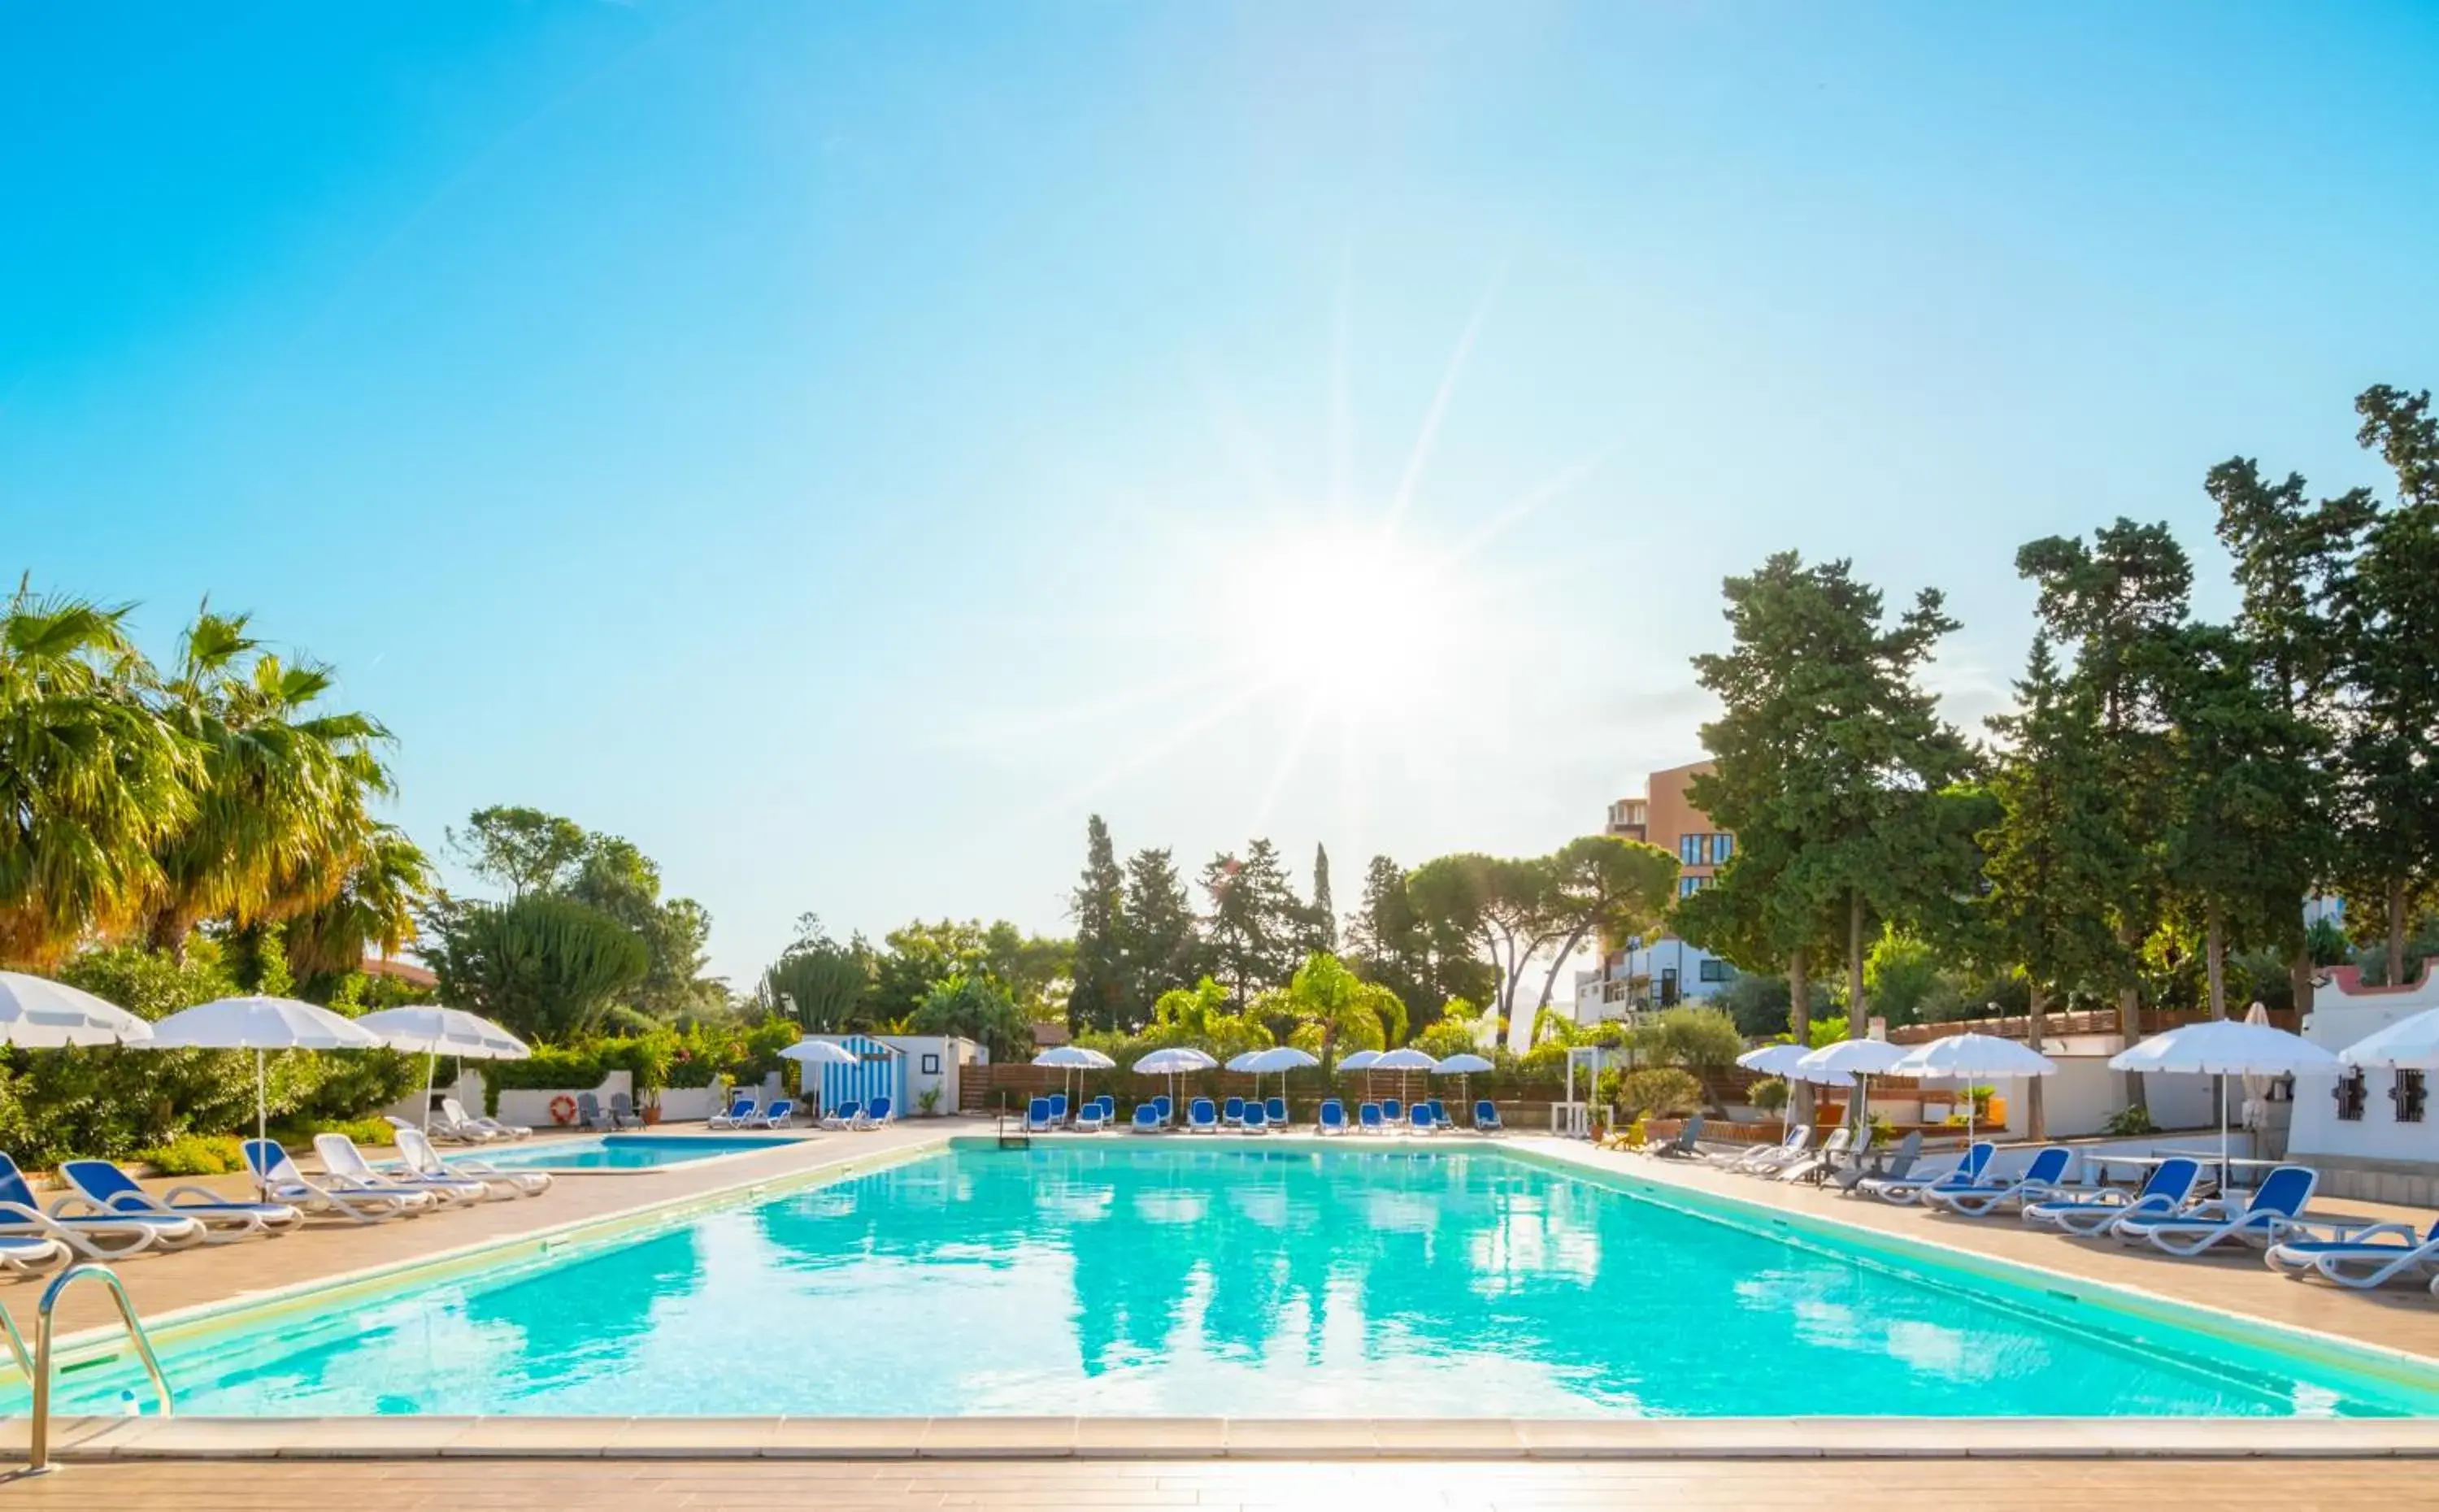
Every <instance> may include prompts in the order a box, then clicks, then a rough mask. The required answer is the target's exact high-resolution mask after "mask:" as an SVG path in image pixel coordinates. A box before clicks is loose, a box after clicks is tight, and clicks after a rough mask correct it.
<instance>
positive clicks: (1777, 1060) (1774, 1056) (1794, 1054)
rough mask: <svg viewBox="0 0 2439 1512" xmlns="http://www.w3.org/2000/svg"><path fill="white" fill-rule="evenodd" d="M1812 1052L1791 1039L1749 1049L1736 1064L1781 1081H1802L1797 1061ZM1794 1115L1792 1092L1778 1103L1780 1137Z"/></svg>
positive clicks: (1785, 1134) (1783, 1135)
mask: <svg viewBox="0 0 2439 1512" xmlns="http://www.w3.org/2000/svg"><path fill="white" fill-rule="evenodd" d="M1811 1053H1812V1050H1811V1047H1810V1046H1808V1045H1800V1044H1797V1043H1796V1042H1795V1041H1792V1040H1789V1041H1781V1042H1780V1043H1777V1044H1766V1045H1761V1046H1759V1047H1757V1048H1755V1049H1752V1050H1748V1051H1746V1052H1745V1053H1744V1054H1743V1055H1740V1056H1738V1057H1736V1064H1737V1065H1740V1066H1742V1067H1744V1068H1745V1069H1746V1070H1747V1071H1758V1072H1760V1073H1761V1074H1762V1075H1763V1076H1776V1077H1778V1078H1779V1079H1780V1080H1781V1081H1802V1080H1803V1079H1804V1078H1803V1077H1802V1076H1797V1075H1796V1074H1795V1063H1796V1062H1797V1061H1799V1060H1801V1059H1803V1058H1805V1057H1806V1056H1808V1055H1810V1054H1811ZM1794 1116H1795V1098H1794V1096H1793V1095H1792V1094H1790V1095H1789V1097H1788V1099H1787V1100H1786V1101H1785V1102H1783V1103H1780V1104H1779V1105H1778V1137H1779V1138H1781V1139H1785V1138H1786V1137H1787V1126H1788V1123H1789V1120H1790V1119H1792V1118H1793V1117H1794Z"/></svg>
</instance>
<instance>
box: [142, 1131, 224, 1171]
mask: <svg viewBox="0 0 2439 1512" xmlns="http://www.w3.org/2000/svg"><path fill="white" fill-rule="evenodd" d="M135 1158H136V1159H137V1160H139V1161H142V1162H143V1163H144V1164H145V1165H150V1166H151V1167H152V1169H153V1170H154V1171H156V1172H158V1173H159V1174H161V1175H163V1176H224V1175H226V1174H228V1173H229V1172H231V1171H241V1170H243V1169H245V1153H244V1151H243V1150H242V1149H240V1147H239V1143H238V1140H237V1138H236V1137H235V1136H234V1135H230V1134H182V1135H180V1136H179V1137H178V1138H176V1139H173V1140H171V1141H169V1143H168V1144H166V1145H156V1146H154V1147H151V1148H150V1149H139V1150H137V1151H136V1152H135Z"/></svg>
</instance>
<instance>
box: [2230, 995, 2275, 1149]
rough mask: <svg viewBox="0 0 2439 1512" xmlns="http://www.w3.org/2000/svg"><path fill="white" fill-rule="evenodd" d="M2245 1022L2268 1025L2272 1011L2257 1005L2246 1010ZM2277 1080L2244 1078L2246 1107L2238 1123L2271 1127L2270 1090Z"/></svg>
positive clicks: (2273, 1078) (2261, 1077) (2239, 1116)
mask: <svg viewBox="0 0 2439 1512" xmlns="http://www.w3.org/2000/svg"><path fill="white" fill-rule="evenodd" d="M2244 1022H2245V1023H2265V1024H2266V1023H2269V1022H2270V1010H2269V1009H2268V1008H2266V1007H2264V1006H2263V1005H2261V1004H2259V1003H2255V1004H2253V1005H2252V1006H2251V1007H2249V1008H2247V1009H2245V1010H2244ZM2276 1079H2277V1078H2276V1077H2274V1076H2247V1077H2245V1078H2244V1106H2243V1108H2241V1109H2240V1110H2238V1112H2237V1121H2238V1122H2240V1123H2242V1124H2243V1125H2244V1127H2245V1128H2247V1129H2262V1130H2266V1129H2268V1128H2269V1127H2270V1084H2271V1083H2272V1082H2274V1081H2275V1080H2276Z"/></svg>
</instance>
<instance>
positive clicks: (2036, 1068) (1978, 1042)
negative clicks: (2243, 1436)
mask: <svg viewBox="0 0 2439 1512" xmlns="http://www.w3.org/2000/svg"><path fill="white" fill-rule="evenodd" d="M1890 1069H1891V1070H1892V1072H1893V1073H1894V1074H1895V1075H1897V1076H1937V1077H1942V1078H1946V1077H1951V1076H1962V1077H1963V1078H1965V1082H1966V1087H1965V1142H1966V1143H1967V1144H1968V1145H1969V1144H1971V1143H1972V1142H1973V1118H1974V1114H1975V1113H1977V1112H1980V1109H1979V1108H1978V1106H1977V1105H1976V1104H1975V1102H1974V1099H1973V1087H1972V1083H1974V1082H1975V1081H1978V1080H1980V1079H1982V1078H1983V1077H1985V1076H1987V1077H1999V1076H2050V1075H2052V1074H2054V1073H2056V1070H2057V1062H2056V1061H2055V1060H2052V1059H2051V1058H2049V1057H2047V1056H2045V1055H2043V1054H2041V1053H2040V1052H2039V1051H2038V1050H2036V1049H2034V1048H2033V1047H2032V1046H2030V1045H2028V1044H2024V1043H2022V1042H2021V1041H2015V1040H2009V1039H2005V1038H2003V1036H2000V1035H1995V1034H1951V1035H1949V1036H1947V1037H1946V1038H1944V1039H1939V1040H1933V1041H1930V1042H1929V1043H1926V1044H1918V1045H1916V1046H1914V1048H1913V1049H1912V1050H1909V1051H1907V1052H1906V1055H1905V1058H1903V1059H1901V1060H1899V1061H1898V1062H1897V1063H1896V1065H1895V1066H1894V1067H1892V1068H1890Z"/></svg>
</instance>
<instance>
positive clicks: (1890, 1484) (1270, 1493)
mask: <svg viewBox="0 0 2439 1512" xmlns="http://www.w3.org/2000/svg"><path fill="white" fill-rule="evenodd" d="M2430 1486H2431V1481H2430V1466H2429V1465H2428V1464H2420V1463H2413V1462H2396V1461H2387V1462H2382V1461H2377V1460H2359V1461H2348V1460H2341V1461H2334V1462H2332V1461H2314V1462H2304V1463H2288V1462H2277V1461H2251V1462H2237V1463H2227V1462H2223V1461H2214V1462H2209V1463H2189V1462H2183V1461H2177V1460H2118V1461H2110V1462H2088V1461H2038V1462H2030V1463H2027V1462H2023V1461H2005V1460H1943V1461H1908V1460H1878V1461H1871V1462H1865V1463H1843V1464H1841V1463H1824V1462H1821V1461H1817V1460H1816V1461H1763V1462H1750V1461H1695V1460H1668V1461H1647V1462H1637V1463H1630V1464H1603V1465H1535V1464H1506V1465H1485V1464H1479V1463H1472V1464H1432V1463H1422V1462H1411V1461H1410V1462H1405V1463H1400V1464H1395V1465H1380V1464H1371V1465H1364V1464H1280V1465H1234V1464H1208V1463H1204V1464H1195V1463H1174V1462H1171V1463H1160V1462H1141V1461H1128V1462H1112V1463H1094V1464H1083V1463H1064V1464H1061V1463H1051V1464H1025V1465H976V1464H936V1465H905V1464H884V1465H870V1464H854V1463H836V1462H831V1463H821V1462H812V1463H778V1462H771V1461H750V1460H748V1461H724V1462H712V1463H691V1462H683V1461H680V1462H661V1463H651V1464H646V1463H637V1462H632V1461H631V1462H623V1463H616V1464H603V1463H599V1462H595V1463H590V1464H587V1463H583V1462H568V1461H535V1460H488V1461H482V1462H468V1461H454V1462H452V1461H429V1460H427V1461H417V1462H409V1463H403V1464H323V1465H316V1464H298V1463H272V1464H265V1463H258V1464H247V1465H235V1464H228V1463H225V1462H223V1463H212V1462H208V1461H192V1460H190V1461H182V1462H172V1463H162V1464H143V1465H109V1464H104V1465H75V1466H69V1467H66V1468H62V1469H61V1470H59V1471H58V1472H56V1473H54V1474H52V1475H50V1476H47V1477H45V1478H43V1479H39V1480H31V1481H26V1482H23V1483H20V1484H17V1485H5V1483H0V1498H5V1499H6V1501H7V1503H8V1504H9V1505H10V1506H12V1507H15V1506H23V1507H60V1508H68V1507H77V1508H84V1507H98V1506H165V1507H180V1508H193V1509H196V1512H218V1509H223V1508H226V1509H232V1512H236V1509H245V1512H253V1509H261V1512H285V1509H294V1512H327V1509H329V1508H330V1507H338V1506H344V1507H346V1508H347V1509H349V1512H394V1509H402V1508H426V1507H429V1508H442V1509H451V1512H490V1509H494V1508H497V1509H503V1512H507V1509H514V1512H531V1509H532V1508H535V1507H583V1508H586V1509H588V1512H591V1509H597V1508H631V1507H632V1508H650V1509H653V1512H663V1509H668V1508H674V1507H739V1508H753V1509H756V1512H767V1509H768V1508H772V1507H788V1506H806V1507H819V1508H821V1509H822V1512H861V1509H867V1508H869V1509H884V1508H885V1509H889V1512H904V1509H908V1508H914V1507H955V1506H993V1507H1057V1508H1076V1507H1168V1506H1193V1507H1206V1508H1229V1507H1237V1508H1253V1507H1303V1506H1309V1507H1314V1508H1327V1509H1329V1512H1347V1509H1349V1508H1368V1507H1399V1508H1430V1509H1440V1508H1459V1507H1463V1508H1543V1507H1548V1508H1559V1507H1568V1508H1582V1507H1638V1506H1752V1507H1802V1508H1806V1509H1807V1512H1824V1509H1828V1512H1837V1509H1845V1508H1854V1509H1858V1512H1888V1509H1890V1508H1896V1507H1905V1508H1926V1509H1928V1508H1947V1507H1969V1508H1974V1509H1976V1512H2013V1509H2022V1512H2036V1509H2048V1508H2056V1507H2096V1506H2126V1505H2132V1504H2138V1503H2141V1504H2148V1505H2152V1506H2161V1507H2176V1508H2180V1509H2185V1508H2216V1507H2242V1508H2248V1509H2257V1508H2261V1507H2276V1508H2279V1509H2281V1512H2305V1509H2309V1508H2319V1507H2327V1508H2332V1509H2336V1508H2358V1507H2365V1506H2428V1505H2430V1503H2431V1491H2430Z"/></svg>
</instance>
